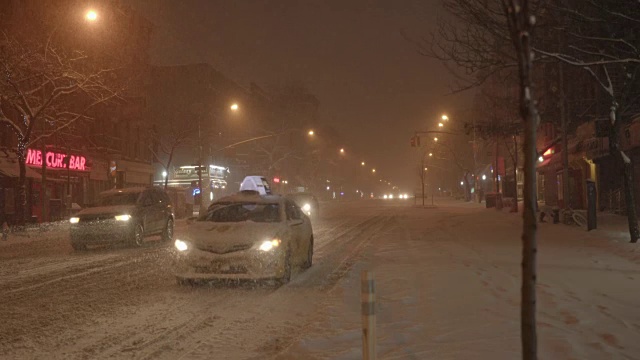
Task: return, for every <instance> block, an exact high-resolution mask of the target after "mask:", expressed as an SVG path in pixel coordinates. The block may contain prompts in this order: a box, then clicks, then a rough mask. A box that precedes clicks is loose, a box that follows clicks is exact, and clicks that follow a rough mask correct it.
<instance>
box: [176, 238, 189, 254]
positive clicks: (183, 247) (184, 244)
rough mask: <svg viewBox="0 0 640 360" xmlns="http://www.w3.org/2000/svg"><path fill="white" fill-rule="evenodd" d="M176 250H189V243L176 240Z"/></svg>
mask: <svg viewBox="0 0 640 360" xmlns="http://www.w3.org/2000/svg"><path fill="white" fill-rule="evenodd" d="M174 245H175V247H176V249H178V251H187V250H189V243H188V242H186V241H182V240H180V239H176V241H175V243H174Z"/></svg>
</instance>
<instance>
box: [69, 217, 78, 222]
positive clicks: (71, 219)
mask: <svg viewBox="0 0 640 360" xmlns="http://www.w3.org/2000/svg"><path fill="white" fill-rule="evenodd" d="M69 222H70V223H72V224H77V223H79V222H80V218H79V217H72V218H69Z"/></svg>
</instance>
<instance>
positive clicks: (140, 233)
mask: <svg viewBox="0 0 640 360" xmlns="http://www.w3.org/2000/svg"><path fill="white" fill-rule="evenodd" d="M133 243H134V244H135V245H136V246H142V245H143V244H144V228H143V227H142V224H136V226H135V228H133Z"/></svg>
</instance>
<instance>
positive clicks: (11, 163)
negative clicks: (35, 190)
mask: <svg viewBox="0 0 640 360" xmlns="http://www.w3.org/2000/svg"><path fill="white" fill-rule="evenodd" d="M26 170H27V171H26V177H28V178H32V179H40V178H41V177H42V176H41V175H40V174H38V172H36V171H34V170H31V169H30V168H29V167H28V166H27V168H26ZM0 177H8V178H18V177H20V165H19V164H18V159H15V158H8V157H4V156H0Z"/></svg>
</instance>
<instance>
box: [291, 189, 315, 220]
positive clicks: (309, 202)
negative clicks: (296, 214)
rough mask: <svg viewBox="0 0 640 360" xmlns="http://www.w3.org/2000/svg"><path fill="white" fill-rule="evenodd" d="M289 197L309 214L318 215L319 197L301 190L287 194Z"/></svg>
mask: <svg viewBox="0 0 640 360" xmlns="http://www.w3.org/2000/svg"><path fill="white" fill-rule="evenodd" d="M287 198H288V199H291V200H292V201H293V202H295V203H296V205H298V206H299V207H300V208H301V209H302V211H304V213H305V214H307V216H311V217H317V216H318V214H319V212H320V204H319V203H318V199H317V198H316V197H315V196H314V195H313V194H311V193H307V192H300V193H293V194H289V195H287Z"/></svg>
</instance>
